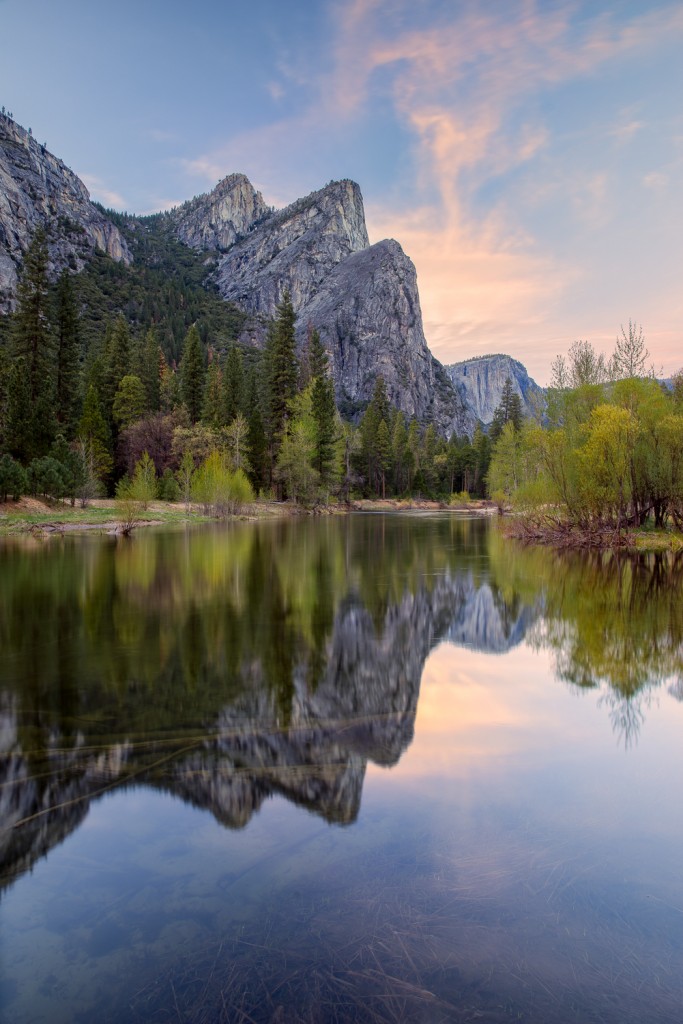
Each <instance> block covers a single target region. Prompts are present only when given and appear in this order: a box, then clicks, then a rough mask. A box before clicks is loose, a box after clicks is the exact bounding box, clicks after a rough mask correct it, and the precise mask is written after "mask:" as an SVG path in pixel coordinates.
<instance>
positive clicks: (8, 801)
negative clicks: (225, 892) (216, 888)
mask: <svg viewBox="0 0 683 1024" xmlns="http://www.w3.org/2000/svg"><path fill="white" fill-rule="evenodd" d="M328 554H329V552H328ZM252 555H253V551H252ZM352 561H353V564H352V566H351V568H353V565H355V559H354V560H352ZM257 563H258V564H257ZM114 564H115V563H114ZM316 564H317V565H318V569H319V568H320V563H319V562H317V563H316ZM250 567H251V570H252V571H254V572H256V574H257V576H258V578H259V581H260V582H261V583H265V584H267V585H268V587H269V593H270V596H269V599H268V604H267V607H268V611H269V620H268V624H267V626H266V628H265V629H264V630H261V631H259V633H258V643H252V644H248V645H246V646H245V645H244V643H243V642H242V643H241V648H240V656H239V658H238V659H237V660H236V661H235V660H233V659H231V658H227V659H226V658H225V652H226V650H227V649H229V648H230V647H232V646H234V643H236V642H237V641H236V640H234V639H233V627H234V626H235V622H234V621H233V616H232V613H231V608H232V610H233V611H234V607H233V606H232V605H229V602H226V591H225V590H224V589H223V588H221V593H222V610H223V615H222V616H221V617H216V616H215V615H214V613H215V608H212V607H211V608H206V607H205V609H204V615H203V616H202V617H201V618H198V617H197V614H196V613H197V609H196V608H195V611H194V613H193V614H189V613H188V614H187V615H185V616H183V617H182V623H183V625H182V628H180V626H179V620H178V621H177V622H176V625H177V626H178V627H179V632H178V633H177V634H176V636H175V643H176V644H177V645H178V650H177V651H176V655H175V656H173V657H172V656H170V655H167V660H166V662H165V664H164V670H163V672H162V673H161V677H160V679H159V678H157V679H156V680H155V684H154V686H152V687H148V686H146V685H144V679H145V672H146V671H147V670H148V667H149V661H150V652H149V650H148V647H147V645H145V644H141V645H139V646H138V647H135V646H134V645H131V644H130V642H129V644H128V648H129V649H128V661H127V662H126V674H127V679H125V680H121V679H120V678H119V677H118V674H117V675H115V677H114V678H115V685H114V686H112V684H111V679H108V678H107V673H108V672H110V671H111V662H110V660H109V659H108V657H107V651H106V644H104V648H100V654H101V655H102V660H101V661H100V662H99V665H100V671H101V676H100V678H98V679H89V680H84V681H83V682H82V683H81V684H79V685H76V680H75V679H74V678H72V677H71V676H69V678H66V679H65V678H63V677H62V678H59V679H57V680H53V682H52V688H51V692H50V699H47V696H46V693H45V686H39V687H38V689H39V690H41V693H40V694H38V695H36V694H33V697H34V698H36V703H35V705H33V706H32V705H31V702H30V700H27V699H26V697H30V696H31V694H30V693H29V694H26V693H24V694H23V695H22V696H19V694H18V693H17V691H16V690H14V692H13V690H9V689H8V690H7V691H6V692H5V695H4V697H3V700H2V704H0V743H1V744H2V746H1V748H0V775H1V778H0V814H1V815H2V823H3V829H2V831H1V832H0V871H1V872H2V880H3V881H4V882H5V883H7V882H9V881H11V880H12V879H13V878H15V877H17V876H18V875H19V874H21V873H23V872H24V871H26V870H27V869H28V868H30V866H31V865H32V864H33V863H34V862H35V860H36V859H38V858H39V857H40V856H42V855H44V854H45V853H46V852H47V851H48V850H49V849H50V848H51V847H52V846H54V845H55V844H57V843H59V842H61V840H62V839H64V838H65V837H66V836H67V835H68V834H69V833H70V832H71V831H72V830H74V829H75V828H76V827H77V826H78V825H79V824H80V822H81V821H82V820H83V818H84V817H85V815H86V813H87V808H88V805H89V802H90V800H92V799H94V798H97V797H98V796H99V795H101V794H103V793H104V792H107V791H108V790H110V789H111V788H112V787H114V786H126V785H131V784H136V785H139V784H141V783H142V784H146V785H150V786H153V787H156V788H159V789H162V790H165V791H170V792H172V793H174V794H176V795H179V796H181V797H182V798H183V799H185V800H186V801H188V802H191V803H192V804H194V805H195V806H198V807H201V808H205V809H207V810H210V811H211V812H212V814H214V815H215V817H216V818H217V819H218V820H219V821H221V822H223V823H224V824H225V825H227V826H229V827H231V828H239V827H242V826H244V825H246V824H247V823H248V821H249V820H250V818H251V816H252V815H253V814H254V813H255V812H257V811H258V809H259V807H260V806H261V805H262V804H263V802H264V801H265V800H267V799H269V798H270V797H271V796H273V795H276V794H278V795H281V796H284V797H285V798H286V799H288V800H291V801H293V802H294V803H296V804H298V805H300V806H302V807H305V808H307V809H309V810H310V811H312V812H314V813H316V814H320V815H321V816H323V817H324V818H325V819H327V820H328V821H330V822H335V823H340V824H346V823H349V822H352V821H353V820H354V819H355V818H356V816H357V814H358V811H359V808H360V802H361V794H362V786H363V780H364V776H365V769H366V765H367V763H368V761H372V762H374V763H378V764H382V765H392V764H395V763H396V762H397V761H398V760H399V758H400V757H401V754H402V753H403V751H404V750H405V749H406V748H407V747H408V745H409V744H410V742H411V740H412V737H413V729H414V723H415V715H416V710H417V701H418V695H419V687H420V680H421V676H422V671H423V666H424V662H425V659H426V658H427V656H428V654H429V651H430V650H431V649H432V648H433V647H434V646H435V645H436V644H437V643H439V642H441V641H442V640H449V641H451V642H457V643H464V644H468V645H469V646H473V647H477V648H479V649H489V650H492V651H495V652H499V651H501V650H504V649H506V647H509V646H511V645H512V644H514V643H517V642H519V640H520V639H521V637H522V636H523V635H524V629H525V628H526V624H527V622H528V621H529V618H530V616H531V613H530V611H529V609H528V608H526V607H524V606H520V607H519V608H517V609H515V610H514V611H511V609H510V608H509V607H508V606H507V605H506V603H505V602H504V601H502V599H501V598H500V597H499V596H497V595H496V594H495V593H494V591H493V590H492V588H491V586H490V585H489V584H488V583H485V582H482V578H481V573H480V574H479V576H477V575H476V574H475V573H473V572H472V571H471V569H464V570H463V571H458V570H457V568H454V570H452V571H448V572H446V573H442V574H438V575H433V576H429V577H425V576H421V575H420V573H419V572H418V573H417V575H416V576H415V577H414V579H411V580H408V581H406V580H404V581H403V590H402V591H401V590H400V588H399V587H396V586H395V580H392V585H391V590H392V593H391V594H389V593H388V592H387V591H385V592H384V593H382V594H381V595H379V594H378V591H377V587H376V586H375V587H374V588H373V590H372V591H371V593H370V598H369V599H364V597H365V598H367V588H365V587H364V585H363V579H362V575H360V574H357V573H355V572H353V571H348V567H347V571H346V572H345V573H343V574H342V578H343V580H344V581H345V582H346V583H347V588H346V592H345V593H343V592H342V589H341V587H338V586H337V587H335V588H333V592H332V594H330V593H329V592H328V593H327V597H326V596H325V594H324V593H319V595H318V597H319V600H318V601H317V603H316V602H314V606H313V611H312V612H311V614H310V615H309V618H308V620H307V621H306V620H305V619H306V617H305V616H303V615H299V622H298V626H299V628H298V629H293V628H292V626H293V620H295V619H296V617H297V616H296V614H295V613H294V611H293V604H294V602H293V597H292V593H291V592H290V593H288V592H287V590H286V588H283V586H282V578H283V576H284V573H283V572H282V571H280V572H279V573H278V578H277V579H276V578H275V577H274V576H273V575H272V574H269V573H267V572H265V566H264V563H263V559H261V558H259V559H257V560H256V563H255V562H254V559H253V558H252V560H251V563H250ZM148 568H149V566H148ZM159 571H162V567H161V566H160V565H159V564H157V565H156V568H155V572H154V573H153V574H151V575H150V577H149V580H148V582H149V586H148V587H147V590H146V593H147V595H149V593H150V590H152V589H154V587H155V583H154V580H158V574H159ZM166 571H167V569H166V568H164V569H163V572H166ZM264 573H265V575H264ZM248 575H249V574H247V575H246V576H245V577H243V580H242V584H243V586H245V587H247V588H248V586H249V581H248ZM330 578H331V577H330V574H329V573H328V572H327V571H326V572H323V573H322V574H320V573H319V574H318V586H319V587H321V588H322V590H325V587H326V586H327V587H329V583H330ZM223 582H225V581H223ZM276 583H277V586H278V587H279V593H275V591H274V590H273V588H274V587H275V584H276ZM138 588H139V577H137V578H136V580H135V592H136V593H137V590H138ZM276 589H277V588H276ZM159 593H160V594H161V595H162V599H163V600H164V602H165V604H166V605H167V606H168V594H167V593H166V594H165V595H164V594H163V592H162V591H159ZM340 594H341V595H342V596H337V595H340ZM130 595H131V590H130V588H129V589H128V590H127V596H128V597H129V598H130ZM204 596H205V597H206V596H207V595H206V592H204ZM214 596H215V595H214ZM233 596H234V595H233ZM261 596H262V597H263V595H261ZM380 596H381V600H378V597H380ZM219 604H221V599H219ZM117 607H118V606H117V602H116V601H114V602H113V604H112V615H113V616H114V618H116V615H117ZM263 608H264V605H263V602H262V603H261V612H263ZM136 610H137V614H138V617H140V616H142V617H143V618H144V616H145V614H146V615H147V618H148V621H147V623H146V626H145V629H144V631H145V632H147V633H149V632H150V631H151V632H152V634H153V635H154V636H155V640H156V641H158V640H159V636H158V635H157V633H156V628H157V625H158V623H156V619H155V610H154V606H153V603H148V605H147V607H146V610H145V606H144V603H143V602H142V601H137V604H136ZM176 610H177V609H176ZM119 612H121V609H120V608H119ZM69 621H70V622H71V624H72V625H74V620H69ZM104 621H105V619H104V618H98V623H99V624H100V625H101V624H102V622H104ZM207 622H211V623H212V631H211V634H210V637H209V635H208V634H207V631H206V626H207ZM200 624H201V625H202V626H203V627H204V629H203V631H201V630H200V634H199V635H197V630H198V629H199V627H200ZM144 625H145V624H144V623H143V626H144ZM322 627H325V628H322ZM69 635H70V637H71V640H72V641H76V640H78V639H79V635H78V631H77V630H76V631H72V632H70V634H69ZM98 635H99V631H98V629H95V630H94V632H93V635H92V640H93V642H95V643H97V642H98ZM163 636H164V638H165V639H166V640H167V641H168V642H169V643H170V642H171V640H170V637H168V636H167V635H166V633H164V634H163ZM80 639H82V637H81V638H80ZM100 639H101V638H100ZM242 640H243V638H242ZM55 642H57V641H56V639H55ZM65 643H66V641H65V638H64V637H61V639H60V642H59V643H58V644H57V646H58V647H59V648H60V649H61V660H62V662H63V663H66V664H67V665H69V666H70V669H69V672H73V671H75V670H76V668H77V666H78V664H79V660H78V657H77V656H76V653H75V651H74V650H69V651H68V657H65V655H66V653H67V652H66V651H65V650H64V648H65ZM219 649H220V650H222V651H223V655H224V658H223V660H222V661H221V662H220V664H221V665H222V667H223V671H224V672H225V680H224V686H222V687H221V686H219V685H218V683H217V680H216V678H215V675H214V674H213V669H214V668H215V667H216V665H217V664H218V663H217V662H216V651H217V650H219ZM134 651H137V655H134V653H133V652H134ZM109 653H110V654H111V652H109ZM190 653H192V657H190ZM22 654H23V649H22V651H19V652H15V660H14V662H13V669H14V673H15V677H16V678H17V679H19V678H21V677H22V676H23V675H24V673H23V671H21V667H22ZM90 656H91V652H88V654H87V656H86V657H85V659H84V663H85V664H86V665H87V664H88V661H89V658H90ZM157 657H158V654H157ZM193 659H194V660H193ZM33 660H34V659H31V661H33ZM24 681H25V682H26V679H25V678H24ZM122 684H123V688H122ZM38 697H40V698H41V699H40V700H38V699H37V698H38ZM155 700H156V701H158V706H157V712H158V713H157V715H156V717H155V715H154V713H153V712H154V709H153V707H151V704H153V702H154V701H155Z"/></svg>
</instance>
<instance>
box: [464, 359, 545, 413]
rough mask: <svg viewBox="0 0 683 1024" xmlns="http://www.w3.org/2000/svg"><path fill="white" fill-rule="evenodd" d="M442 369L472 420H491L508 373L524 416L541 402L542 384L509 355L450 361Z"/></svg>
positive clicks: (533, 410) (534, 409) (535, 410)
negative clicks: (458, 361) (449, 363)
mask: <svg viewBox="0 0 683 1024" xmlns="http://www.w3.org/2000/svg"><path fill="white" fill-rule="evenodd" d="M444 369H445V370H446V373H447V374H448V376H449V378H450V380H451V382H452V384H453V385H454V387H455V388H456V389H457V391H458V393H459V394H460V396H461V399H462V402H463V403H464V405H465V406H466V407H467V408H468V409H469V410H471V413H472V416H473V417H474V419H475V422H476V420H480V421H481V422H482V423H483V424H489V423H491V421H492V420H493V416H494V413H495V411H496V409H497V407H498V405H499V404H500V400H501V397H502V394H503V388H504V387H505V382H506V380H507V378H508V377H509V378H510V380H511V381H512V387H513V388H514V390H515V392H516V393H517V394H518V395H519V397H520V398H521V400H522V412H523V413H524V415H525V416H533V415H534V414H535V413H536V412H537V411H538V407H539V403H540V404H542V402H543V394H544V392H543V388H541V387H539V386H538V384H537V383H536V382H535V381H534V380H532V379H531V377H530V376H529V374H528V373H527V372H526V369H525V367H524V366H522V364H521V363H519V362H518V361H517V360H516V359H512V358H511V356H505V355H492V356H479V357H477V358H476V359H466V360H464V362H461V363H452V364H451V365H450V366H446V367H444Z"/></svg>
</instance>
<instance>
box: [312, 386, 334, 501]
mask: <svg viewBox="0 0 683 1024" xmlns="http://www.w3.org/2000/svg"><path fill="white" fill-rule="evenodd" d="M311 399H312V410H313V418H314V420H315V425H316V439H315V454H314V458H313V465H314V466H315V468H316V469H317V470H318V473H319V474H320V480H321V483H322V484H323V485H327V484H328V483H329V482H330V478H331V475H332V469H333V467H334V442H335V437H336V413H337V408H336V406H335V403H334V384H333V383H332V379H331V378H330V377H329V376H328V375H327V374H326V373H321V374H320V375H319V376H317V377H315V378H314V379H313V387H312V392H311Z"/></svg>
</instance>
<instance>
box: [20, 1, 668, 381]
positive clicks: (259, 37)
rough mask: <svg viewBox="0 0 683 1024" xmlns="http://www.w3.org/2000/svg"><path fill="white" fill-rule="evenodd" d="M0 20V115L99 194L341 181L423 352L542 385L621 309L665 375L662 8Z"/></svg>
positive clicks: (58, 14)
mask: <svg viewBox="0 0 683 1024" xmlns="http://www.w3.org/2000/svg"><path fill="white" fill-rule="evenodd" d="M0 26H1V31H2V37H3V42H4V45H3V55H2V62H1V63H0V105H4V106H5V107H6V108H7V109H9V110H11V111H12V112H13V114H14V116H15V119H16V120H17V121H19V123H21V124H23V125H24V126H25V127H27V128H28V127H29V126H30V127H31V128H32V130H33V134H34V135H35V136H36V138H37V139H38V141H40V142H42V141H46V142H47V145H48V148H49V149H50V150H51V151H52V152H53V153H55V154H56V155H57V156H59V157H61V158H62V159H63V160H64V162H65V163H66V164H67V165H68V166H70V167H71V168H72V169H73V170H74V171H75V172H76V173H77V174H78V175H79V176H80V177H81V178H82V179H83V181H84V182H85V183H86V185H87V187H88V188H89V190H90V193H91V195H92V197H93V198H94V199H96V200H98V201H100V202H102V203H104V204H105V205H107V206H111V207H114V208H116V209H119V210H128V211H130V212H135V213H151V212H153V211H156V210H161V209H165V208H168V207H170V206H173V205H176V204H178V203H180V202H183V201H184V200H186V199H189V198H191V197H192V196H194V195H197V194H199V193H202V192H206V191H208V190H210V189H211V188H212V187H213V186H214V185H215V184H216V183H217V182H218V181H219V180H220V179H221V178H222V177H224V176H225V175H226V174H230V173H232V172H234V171H240V172H243V173H244V174H246V175H247V176H248V177H249V178H250V180H251V181H252V183H253V184H254V185H255V186H256V187H257V188H258V189H259V190H260V191H261V192H262V193H263V196H264V198H265V200H266V201H267V202H268V203H270V204H272V205H275V206H283V205H286V204H287V203H289V202H292V201H293V200H294V199H296V198H298V197H299V196H302V195H305V194H307V193H308V192H311V191H313V190H314V189H317V188H320V187H322V186H323V185H324V184H326V183H327V182H328V181H330V180H333V179H338V178H352V179H354V180H355V181H357V182H358V183H359V185H360V186H361V190H362V192H363V196H364V201H365V211H366V219H367V222H368V231H369V234H370V240H371V242H376V241H379V240H380V239H382V238H387V237H393V238H396V239H397V240H398V241H399V242H400V243H401V245H402V247H403V249H404V250H405V252H406V253H407V254H408V256H410V258H411V259H412V260H413V262H414V263H415V266H416V269H417V275H418V285H419V289H420V298H421V305H422V314H423V320H424V328H425V335H426V338H427V341H428V343H429V346H430V348H431V350H432V352H433V353H434V354H435V355H436V356H437V358H439V359H440V360H442V361H443V362H446V363H449V362H454V361H457V360H461V359H468V358H471V357H473V356H477V355H484V354H486V353H491V352H505V353H507V354H509V355H511V356H513V357H514V358H516V359H519V360H521V361H522V362H523V363H524V364H525V365H526V366H527V368H528V370H529V372H530V373H531V375H532V376H533V377H535V379H536V380H537V381H538V382H539V383H541V384H546V383H548V381H549V377H550V366H551V363H552V360H553V359H554V357H555V356H556V355H557V354H558V353H566V352H567V350H568V348H569V346H570V345H571V344H572V342H574V341H576V340H588V341H590V342H591V343H592V344H593V345H594V346H595V348H596V349H597V350H599V351H604V352H605V353H606V354H610V353H611V352H612V350H613V348H614V344H615V341H616V337H617V335H618V334H619V333H620V329H621V326H622V325H624V326H625V327H626V329H627V330H628V322H629V320H632V321H635V322H636V323H637V324H638V325H642V328H643V332H644V335H645V339H646V344H647V347H648V349H649V352H650V355H651V360H652V362H653V364H654V366H655V368H656V370H657V371H662V372H663V373H664V374H666V375H668V374H670V373H672V372H674V371H676V370H678V369H679V368H681V366H683V273H682V271H683V258H682V257H683V230H681V229H682V227H683V187H682V185H683V61H682V60H681V59H680V54H681V52H682V48H683V4H681V3H680V2H673V3H671V2H658V0H657V2H647V0H639V2H632V0H612V2H605V0H586V2H582V0H568V2H565V0H287V2H286V3H284V2H282V0H252V2H251V3H244V2H233V0H192V2H191V3H190V2H189V0H117V2H116V3H111V2H109V3H105V2H102V0H0Z"/></svg>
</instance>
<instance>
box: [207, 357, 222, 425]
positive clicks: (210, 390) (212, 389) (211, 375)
mask: <svg viewBox="0 0 683 1024" xmlns="http://www.w3.org/2000/svg"><path fill="white" fill-rule="evenodd" d="M202 420H203V421H204V423H206V424H207V425H208V426H210V427H214V429H216V428H218V427H221V426H224V425H225V417H224V415H223V371H222V370H221V368H220V364H219V362H218V360H217V359H214V360H213V362H212V363H211V365H210V366H209V370H208V373H207V375H206V388H205V389H204V405H203V407H202Z"/></svg>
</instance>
